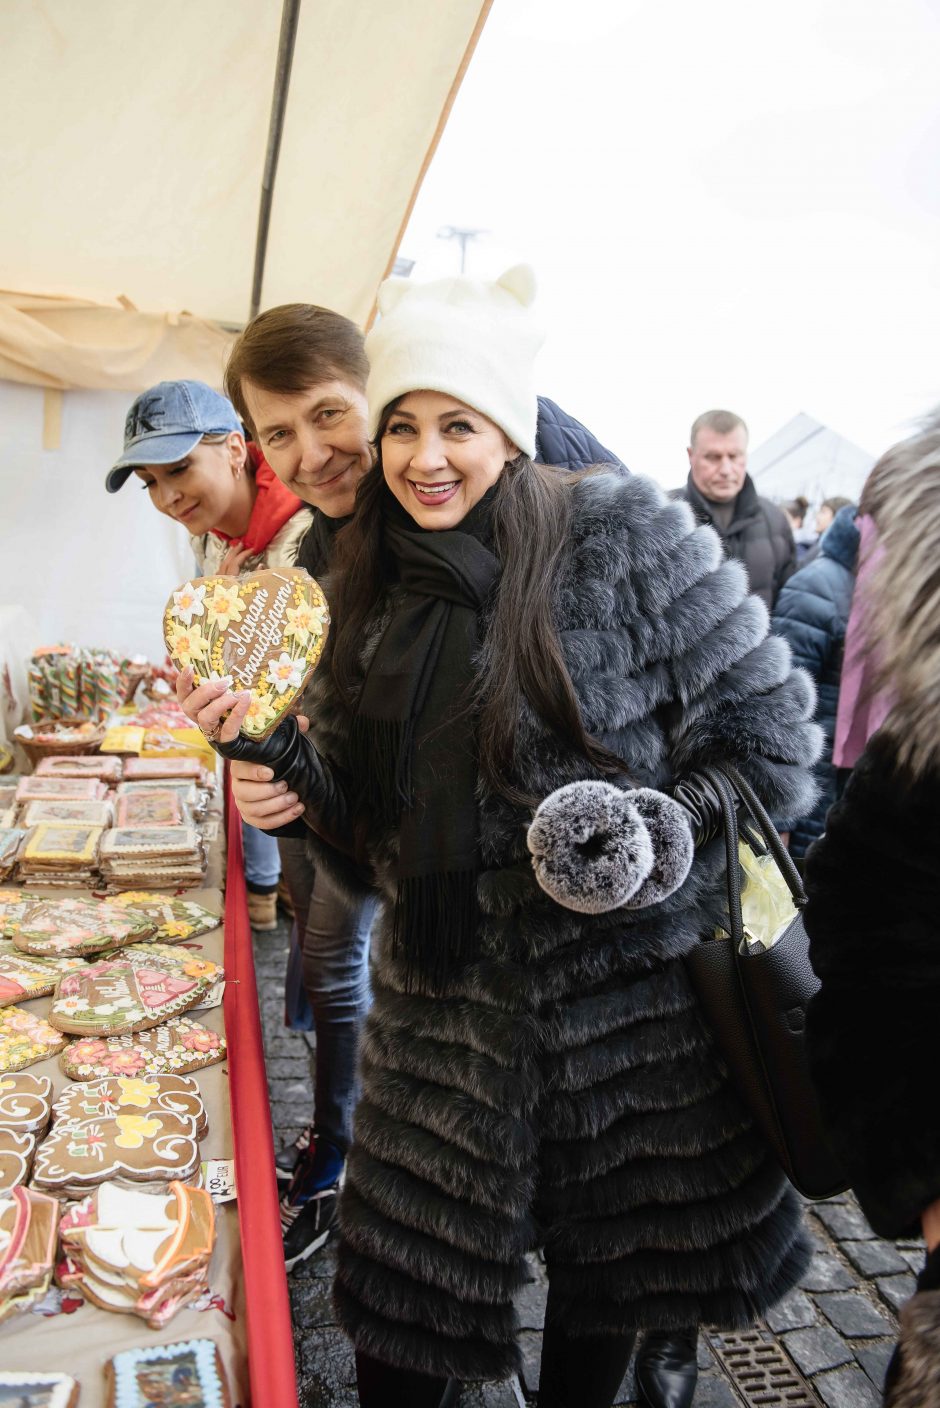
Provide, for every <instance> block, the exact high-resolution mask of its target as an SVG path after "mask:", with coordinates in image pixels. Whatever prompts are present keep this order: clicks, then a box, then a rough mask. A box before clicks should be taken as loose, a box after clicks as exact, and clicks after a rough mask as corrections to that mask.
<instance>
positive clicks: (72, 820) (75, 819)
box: [22, 801, 114, 827]
mask: <svg viewBox="0 0 940 1408" xmlns="http://www.w3.org/2000/svg"><path fill="white" fill-rule="evenodd" d="M113 820H114V813H113V811H112V808H111V803H110V802H56V801H51V802H27V804H26V807H25V808H24V811H23V816H22V825H23V826H25V827H30V826H40V825H42V824H43V823H46V822H50V823H55V824H57V825H59V826H110V825H111V823H112V821H113Z"/></svg>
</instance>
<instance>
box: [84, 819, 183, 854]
mask: <svg viewBox="0 0 940 1408" xmlns="http://www.w3.org/2000/svg"><path fill="white" fill-rule="evenodd" d="M198 846H199V833H198V832H197V830H196V828H195V827H194V826H177V827H175V828H173V829H172V830H171V829H170V828H168V827H164V826H135V827H117V826H116V827H115V828H114V830H113V831H109V832H108V834H107V836H106V837H105V838H104V842H103V843H102V847H101V856H102V859H110V858H111V857H115V858H117V857H123V856H140V855H145V856H148V857H150V856H180V855H189V854H191V853H193V852H195V851H196V850H197V849H198Z"/></svg>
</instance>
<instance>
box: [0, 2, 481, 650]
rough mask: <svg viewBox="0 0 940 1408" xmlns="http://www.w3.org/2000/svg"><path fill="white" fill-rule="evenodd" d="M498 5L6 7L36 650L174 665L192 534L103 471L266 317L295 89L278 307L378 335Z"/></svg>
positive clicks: (12, 558) (8, 281)
mask: <svg viewBox="0 0 940 1408" xmlns="http://www.w3.org/2000/svg"><path fill="white" fill-rule="evenodd" d="M490 4H491V0H446V3H441V0H283V7H282V0H195V3H194V0H162V3H161V4H158V5H154V4H153V3H152V0H122V3H120V4H118V3H115V0H82V3H80V4H76V3H75V0H42V3H39V0H7V3H5V4H3V5H0V53H2V54H3V58H4V64H3V69H4V82H3V88H2V92H0V111H2V113H3V132H4V141H3V143H2V145H0V188H2V190H3V194H4V215H5V219H4V221H3V224H2V228H0V287H2V288H4V289H6V290H9V292H6V293H0V426H2V428H3V454H2V456H0V515H2V519H3V524H4V533H3V543H4V552H3V557H2V567H0V622H2V619H3V618H2V612H3V609H4V607H11V608H12V607H13V606H17V607H21V606H24V605H25V606H26V607H27V608H28V611H29V613H30V614H31V616H32V618H33V619H34V620H35V622H36V623H37V630H38V635H39V639H38V640H37V641H36V644H39V643H40V641H42V642H44V643H46V642H48V641H50V640H55V639H71V640H75V641H78V642H80V643H82V644H89V645H111V646H113V647H115V648H116V649H118V650H120V651H122V652H125V653H131V652H134V651H138V650H142V651H145V652H147V653H148V654H151V655H162V646H161V642H160V630H159V626H160V615H161V610H162V606H163V602H164V601H165V599H166V596H167V594H168V592H169V591H170V590H171V589H172V588H173V587H174V586H176V585H178V584H179V581H180V580H181V578H182V577H184V576H186V575H187V574H189V573H191V571H192V557H191V552H190V549H189V542H188V538H187V536H186V534H185V533H184V532H183V531H182V529H180V528H179V527H178V526H177V525H176V524H173V523H171V522H170V521H169V520H168V519H165V518H163V517H161V516H159V515H158V514H156V513H155V512H154V510H153V508H152V507H151V506H150V505H149V504H148V503H147V502H145V496H144V495H141V494H140V493H139V492H137V491H136V490H135V489H134V487H133V486H131V485H129V486H127V487H125V489H123V490H122V492H121V493H120V494H117V495H113V496H112V495H107V494H106V493H105V491H104V475H105V472H106V470H107V469H108V467H109V466H110V464H111V463H113V461H114V459H115V458H116V457H117V455H118V454H119V453H120V449H121V444H122V438H121V431H122V426H123V419H124V413H125V411H126V409H127V406H128V404H129V402H130V400H131V398H132V395H133V394H135V393H136V392H137V391H140V390H142V389H144V388H145V387H147V386H149V385H152V384H153V383H154V382H156V381H159V380H161V379H163V378H178V377H198V378H201V379H202V380H205V381H208V382H210V383H212V384H214V385H216V386H220V385H221V377H222V369H223V366H224V360H225V356H226V353H227V349H228V347H229V346H230V344H231V341H232V338H233V336H234V330H235V329H236V328H237V327H239V326H240V325H242V324H243V323H244V322H245V321H247V319H248V317H249V313H250V308H251V297H252V288H253V283H254V281H255V270H256V263H257V261H256V246H257V237H258V226H259V206H260V203H261V193H262V184H263V182H265V181H268V184H270V182H269V180H268V178H269V177H270V173H271V161H270V159H269V157H270V152H271V151H272V150H273V148H274V147H276V145H277V143H276V142H274V141H273V140H272V131H273V130H275V127H276V124H274V126H272V104H273V98H274V95H275V92H276V91H277V92H281V93H282V94H284V93H285V92H286V103H285V106H284V111H283V130H282V136H281V141H280V149H279V150H280V155H279V161H278V164H277V168H276V179H275V181H274V185H273V196H272V200H271V208H270V227H269V233H268V239H267V253H266V259H265V261H264V277H263V281H262V283H261V288H260V306H261V307H271V306H273V305H275V304H277V303H283V302H295V301H299V302H311V303H323V304H326V305H328V306H329V307H332V308H336V309H338V310H339V311H341V312H343V313H345V314H346V315H347V316H349V317H351V318H353V319H354V320H356V321H357V322H359V323H360V324H363V325H365V323H366V322H367V321H368V319H369V318H370V316H371V312H372V308H373V305H374V300H375V294H376V290H377V287H378V285H379V283H380V281H381V279H382V278H383V277H384V276H385V274H386V273H387V272H388V271H389V269H390V268H391V265H392V262H393V260H394V257H395V254H396V252H397V248H398V243H399V240H400V237H401V233H402V231H403V230H404V227H405V224H406V222H407V219H408V216H409V213H410V211H411V208H412V205H413V203H414V199H415V197H416V194H417V190H418V187H419V185H420V182H421V179H422V177H423V175H424V172H425V170H426V167H427V165H428V163H429V161H430V159H431V155H432V154H433V151H434V147H435V145H436V142H437V140H438V138H439V136H440V133H441V130H442V129H443V125H444V123H445V121H446V118H447V115H448V112H449V110H450V105H451V103H452V101H453V98H454V96H455V94H456V91H457V88H458V86H459V83H460V80H461V78H462V76H463V73H464V71H465V68H466V65H467V63H468V62H469V59H470V55H471V53H472V51H473V47H474V44H475V42H476V39H477V37H478V35H479V32H480V29H481V28H482V25H483V23H484V21H485V18H486V14H487V12H488V10H489V7H490ZM293 21H296V23H295V24H293V30H292V23H291V22H293ZM291 32H293V34H294V42H293V48H292V64H291V66H290V75H289V83H287V84H285V83H284V81H283V80H284V72H283V70H284V67H285V65H284V63H283V56H284V53H285V52H286V49H289V48H290V45H289V44H286V36H288V35H289V34H290V33H291ZM279 55H280V61H279ZM14 383H19V384H18V385H17V384H14ZM40 388H46V389H45V390H42V389H40ZM0 635H2V631H0ZM2 647H3V641H2V639H0V651H2ZM0 663H2V662H0Z"/></svg>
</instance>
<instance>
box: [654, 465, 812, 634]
mask: <svg viewBox="0 0 940 1408" xmlns="http://www.w3.org/2000/svg"><path fill="white" fill-rule="evenodd" d="M672 497H673V498H676V499H685V501H686V503H687V504H690V505H691V507H692V512H693V513H694V514H695V517H696V518H697V519H698V521H699V523H708V524H710V525H711V527H712V528H714V529H715V531H716V532H717V534H718V536H719V537H720V538H721V541H722V542H723V543H724V545H725V552H726V553H727V554H728V556H729V557H733V558H736V559H737V560H738V562H743V563H744V565H745V567H746V568H747V576H748V581H749V582H750V586H751V591H752V592H754V594H755V595H756V596H759V597H760V598H761V599H762V600H763V602H764V605H765V606H766V607H767V609H768V610H772V609H773V604H774V602H775V601H776V599H777V593H778V592H779V591H780V588H781V587H782V586H783V584H784V582H785V581H786V580H787V578H788V577H789V576H790V575H791V573H792V572H793V571H794V570H795V568H796V544H795V543H794V541H793V531H792V529H791V527H790V523H789V520H788V519H787V516H786V514H785V513H784V511H783V509H782V508H778V507H777V505H776V504H772V503H771V502H770V500H769V499H762V498H761V497H760V495H759V494H758V492H757V489H756V488H755V486H754V481H753V479H752V478H751V476H750V475H749V474H748V475H747V476H746V477H745V480H744V486H743V488H742V489H741V492H740V494H739V495H738V497H737V499H736V500H735V504H734V517H733V519H732V520H731V524H730V526H729V527H728V528H721V527H720V526H719V525H718V524H717V523H716V522H715V520H714V518H713V516H712V507H713V506H712V504H710V503H709V501H708V499H706V498H705V497H704V495H702V494H701V493H699V491H698V489H696V487H695V485H694V484H693V483H692V476H691V474H690V475H689V478H688V482H687V483H686V485H685V488H683V489H675V490H674V491H673V494H672Z"/></svg>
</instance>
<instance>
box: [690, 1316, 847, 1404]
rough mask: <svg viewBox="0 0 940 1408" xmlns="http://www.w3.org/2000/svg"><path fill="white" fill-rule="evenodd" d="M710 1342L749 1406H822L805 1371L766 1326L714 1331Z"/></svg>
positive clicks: (709, 1338)
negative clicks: (735, 1330) (736, 1330)
mask: <svg viewBox="0 0 940 1408" xmlns="http://www.w3.org/2000/svg"><path fill="white" fill-rule="evenodd" d="M708 1343H709V1344H710V1346H711V1348H712V1349H713V1350H714V1352H715V1355H716V1356H717V1358H718V1360H719V1362H720V1363H721V1367H722V1368H723V1369H724V1371H725V1373H726V1374H727V1375H728V1378H729V1379H730V1380H731V1382H732V1383H733V1384H734V1386H735V1388H736V1389H737V1390H738V1392H739V1393H740V1395H741V1397H742V1398H743V1399H744V1402H745V1403H746V1404H747V1405H748V1408H822V1405H821V1404H820V1401H819V1399H818V1398H817V1397H816V1394H815V1393H814V1392H813V1390H812V1389H811V1388H810V1386H809V1384H808V1383H807V1382H806V1380H805V1379H804V1378H803V1375H802V1374H801V1373H800V1372H799V1370H798V1369H797V1368H796V1367H795V1365H794V1364H793V1362H792V1360H791V1359H789V1358H788V1356H787V1355H786V1354H785V1353H784V1351H783V1349H782V1348H781V1346H780V1345H779V1344H778V1343H777V1341H776V1340H775V1339H774V1337H773V1335H771V1334H769V1333H768V1332H767V1331H766V1330H742V1331H740V1332H739V1333H737V1334H721V1335H719V1334H710V1335H709V1336H708Z"/></svg>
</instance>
